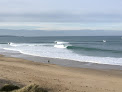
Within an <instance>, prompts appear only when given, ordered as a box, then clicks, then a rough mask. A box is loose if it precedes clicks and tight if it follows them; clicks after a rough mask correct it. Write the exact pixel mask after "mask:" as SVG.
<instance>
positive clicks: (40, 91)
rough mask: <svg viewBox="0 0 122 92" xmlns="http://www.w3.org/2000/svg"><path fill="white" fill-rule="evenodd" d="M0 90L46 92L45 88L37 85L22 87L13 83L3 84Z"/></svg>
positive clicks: (5, 91)
mask: <svg viewBox="0 0 122 92" xmlns="http://www.w3.org/2000/svg"><path fill="white" fill-rule="evenodd" d="M0 92H48V91H47V90H46V89H43V88H40V87H39V85H36V84H31V85H28V86H25V87H23V88H19V87H18V86H14V85H5V86H3V87H2V88H1V89H0Z"/></svg>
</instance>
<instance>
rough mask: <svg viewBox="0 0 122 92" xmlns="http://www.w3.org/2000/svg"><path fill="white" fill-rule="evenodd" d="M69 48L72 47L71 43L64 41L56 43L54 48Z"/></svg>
mask: <svg viewBox="0 0 122 92" xmlns="http://www.w3.org/2000/svg"><path fill="white" fill-rule="evenodd" d="M68 46H71V45H70V44H69V42H63V41H55V44H54V47H56V48H67V47H68Z"/></svg>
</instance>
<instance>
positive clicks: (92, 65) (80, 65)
mask: <svg viewBox="0 0 122 92" xmlns="http://www.w3.org/2000/svg"><path fill="white" fill-rule="evenodd" d="M5 51H6V50H5ZM0 54H2V55H5V56H6V57H15V58H20V59H25V60H30V61H33V62H40V63H48V61H50V64H56V65H61V66H66V67H77V68H90V69H103V70H104V69H115V70H122V66H121V65H109V64H99V63H91V62H80V61H75V60H68V59H60V58H50V57H40V56H32V55H27V54H23V53H20V52H19V51H12V52H11V51H9V52H7V51H6V52H1V53H0Z"/></svg>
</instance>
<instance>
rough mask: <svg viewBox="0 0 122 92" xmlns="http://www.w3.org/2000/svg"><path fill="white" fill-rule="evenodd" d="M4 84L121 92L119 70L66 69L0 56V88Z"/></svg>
mask: <svg viewBox="0 0 122 92" xmlns="http://www.w3.org/2000/svg"><path fill="white" fill-rule="evenodd" d="M43 60H45V58H43ZM55 60H59V59H55ZM45 61H47V59H46V60H45ZM52 61H53V59H52V60H51V62H52ZM62 61H63V62H65V60H62ZM57 62H58V61H57ZM103 66H104V65H103ZM116 67H117V66H116ZM120 67H121V66H120ZM5 83H14V84H17V85H20V86H24V85H28V84H31V83H35V84H38V85H40V87H43V88H46V89H48V90H49V92H122V70H118V69H110V68H109V69H107V68H105V69H100V68H99V69H93V68H78V67H66V66H60V65H56V64H52V63H48V64H46V63H39V62H32V61H29V60H25V59H19V58H12V57H4V56H2V55H1V56H0V86H2V85H3V84H5Z"/></svg>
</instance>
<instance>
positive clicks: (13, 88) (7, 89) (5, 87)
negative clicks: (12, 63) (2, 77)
mask: <svg viewBox="0 0 122 92" xmlns="http://www.w3.org/2000/svg"><path fill="white" fill-rule="evenodd" d="M16 89H19V87H18V86H15V85H12V84H11V85H10V84H5V85H4V86H3V87H2V88H1V89H0V91H12V90H16Z"/></svg>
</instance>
